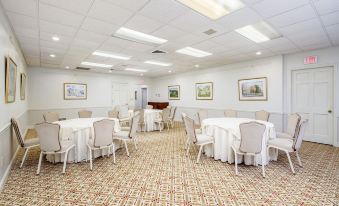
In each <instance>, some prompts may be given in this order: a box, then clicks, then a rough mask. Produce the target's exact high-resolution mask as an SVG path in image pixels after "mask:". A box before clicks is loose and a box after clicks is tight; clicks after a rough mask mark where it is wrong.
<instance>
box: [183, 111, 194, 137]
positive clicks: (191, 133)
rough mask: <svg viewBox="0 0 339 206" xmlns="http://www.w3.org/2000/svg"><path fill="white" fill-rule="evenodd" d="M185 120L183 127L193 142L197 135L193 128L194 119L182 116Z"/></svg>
mask: <svg viewBox="0 0 339 206" xmlns="http://www.w3.org/2000/svg"><path fill="white" fill-rule="evenodd" d="M183 118H184V122H185V128H186V132H187V135H188V136H189V138H190V139H191V140H192V141H193V143H196V142H197V136H196V134H195V128H194V120H193V119H192V118H190V117H188V116H185V117H183Z"/></svg>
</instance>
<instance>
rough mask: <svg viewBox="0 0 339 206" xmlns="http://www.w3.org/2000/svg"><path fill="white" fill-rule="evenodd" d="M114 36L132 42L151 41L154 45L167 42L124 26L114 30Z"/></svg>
mask: <svg viewBox="0 0 339 206" xmlns="http://www.w3.org/2000/svg"><path fill="white" fill-rule="evenodd" d="M114 36H116V37H119V38H122V39H126V40H130V41H134V42H140V43H151V44H156V45H160V44H163V43H165V42H167V40H166V39H162V38H159V37H156V36H152V35H149V34H145V33H142V32H138V31H135V30H132V29H128V28H125V27H121V28H120V29H118V30H117V31H116V32H115V34H114Z"/></svg>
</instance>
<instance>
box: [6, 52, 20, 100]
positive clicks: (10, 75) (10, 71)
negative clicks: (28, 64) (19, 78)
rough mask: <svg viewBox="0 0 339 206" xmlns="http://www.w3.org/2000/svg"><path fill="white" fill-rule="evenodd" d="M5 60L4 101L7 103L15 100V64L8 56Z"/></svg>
mask: <svg viewBox="0 0 339 206" xmlns="http://www.w3.org/2000/svg"><path fill="white" fill-rule="evenodd" d="M5 60H6V61H5V62H6V69H5V76H6V80H5V103H6V104H8V103H13V102H15V97H16V75H17V65H16V63H15V62H14V61H13V59H12V58H10V57H9V56H8V57H6V59H5Z"/></svg>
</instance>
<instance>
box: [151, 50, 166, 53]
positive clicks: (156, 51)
mask: <svg viewBox="0 0 339 206" xmlns="http://www.w3.org/2000/svg"><path fill="white" fill-rule="evenodd" d="M166 53H167V52H165V51H161V50H154V51H152V54H166Z"/></svg>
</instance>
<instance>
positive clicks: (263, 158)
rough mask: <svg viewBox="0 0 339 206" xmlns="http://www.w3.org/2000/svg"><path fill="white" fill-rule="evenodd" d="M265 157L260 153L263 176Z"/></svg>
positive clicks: (263, 174) (264, 175)
mask: <svg viewBox="0 0 339 206" xmlns="http://www.w3.org/2000/svg"><path fill="white" fill-rule="evenodd" d="M265 163H266V160H265V157H264V156H263V155H261V168H262V176H263V177H264V178H265V177H266V174H265Z"/></svg>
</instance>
